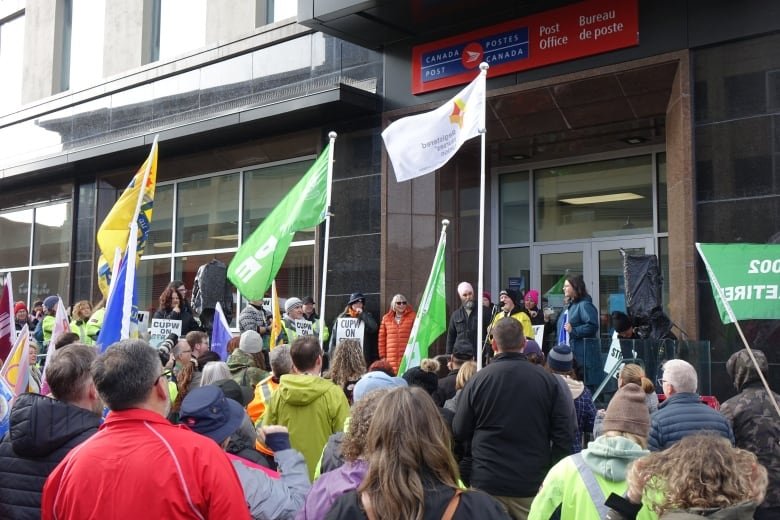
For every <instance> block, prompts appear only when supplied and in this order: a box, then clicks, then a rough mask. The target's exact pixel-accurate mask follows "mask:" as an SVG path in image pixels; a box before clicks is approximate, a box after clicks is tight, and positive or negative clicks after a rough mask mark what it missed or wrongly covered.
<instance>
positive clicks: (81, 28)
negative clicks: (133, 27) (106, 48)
mask: <svg viewBox="0 0 780 520" xmlns="http://www.w3.org/2000/svg"><path fill="white" fill-rule="evenodd" d="M65 5H66V7H65V30H64V33H63V34H64V38H65V42H64V49H63V50H64V51H66V52H65V53H64V54H65V55H64V57H63V59H65V60H67V62H66V63H65V64H64V66H63V68H62V70H63V74H64V77H63V81H62V90H68V89H79V88H83V87H87V86H89V85H91V84H93V83H97V82H99V80H100V79H101V78H102V77H103V33H104V29H103V27H104V25H105V18H106V2H105V0H68V1H67V2H66V4H65ZM67 51H69V52H67Z"/></svg>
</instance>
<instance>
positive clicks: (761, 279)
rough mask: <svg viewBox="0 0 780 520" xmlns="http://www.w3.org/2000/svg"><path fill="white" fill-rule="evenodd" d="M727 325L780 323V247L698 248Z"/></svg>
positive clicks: (757, 245) (777, 245) (769, 245)
mask: <svg viewBox="0 0 780 520" xmlns="http://www.w3.org/2000/svg"><path fill="white" fill-rule="evenodd" d="M696 248H697V249H698V250H699V254H700V255H701V259H702V260H703V261H704V265H705V267H706V268H707V274H709V277H710V282H711V285H712V295H713V297H714V298H715V303H716V304H717V305H718V312H719V313H720V319H721V320H722V321H723V323H731V322H732V319H731V317H730V316H729V313H728V311H727V310H726V306H725V304H724V302H728V304H729V306H730V307H731V309H732V311H733V313H734V317H735V318H736V319H737V320H773V319H780V244H699V243H697V244H696Z"/></svg>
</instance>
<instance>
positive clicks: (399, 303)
mask: <svg viewBox="0 0 780 520" xmlns="http://www.w3.org/2000/svg"><path fill="white" fill-rule="evenodd" d="M395 304H396V305H406V302H395Z"/></svg>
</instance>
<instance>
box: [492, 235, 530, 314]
mask: <svg viewBox="0 0 780 520" xmlns="http://www.w3.org/2000/svg"><path fill="white" fill-rule="evenodd" d="M498 262H499V272H500V273H501V277H500V278H499V279H498V287H499V289H506V288H507V287H510V286H512V287H518V286H519V287H520V289H521V290H527V289H530V288H531V287H529V284H530V283H531V260H530V255H529V249H528V248H527V247H512V248H505V249H500V250H499V258H498ZM510 278H512V280H510ZM510 282H512V283H510ZM496 300H497V298H496ZM518 303H519V302H518Z"/></svg>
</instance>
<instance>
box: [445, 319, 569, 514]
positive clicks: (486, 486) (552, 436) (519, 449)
mask: <svg viewBox="0 0 780 520" xmlns="http://www.w3.org/2000/svg"><path fill="white" fill-rule="evenodd" d="M492 344H493V348H494V349H496V350H497V351H498V355H497V356H496V357H495V358H494V360H493V362H492V363H491V364H490V365H489V366H487V367H486V368H484V369H482V370H480V371H479V372H478V373H477V374H476V375H475V376H474V377H473V378H471V380H470V381H469V382H468V383H467V384H466V387H465V388H464V389H463V392H462V394H461V396H460V399H459V400H458V408H457V411H456V412H455V419H454V421H453V425H452V428H453V432H454V434H455V439H456V440H458V441H461V442H466V441H470V442H471V452H472V457H473V467H472V471H471V482H470V484H471V486H473V487H475V488H478V489H481V490H482V491H485V492H487V493H489V494H491V495H493V496H494V497H495V498H496V499H498V500H499V501H501V502H502V503H503V504H504V505H505V506H506V508H507V510H508V511H509V514H510V515H511V516H512V517H513V518H516V519H525V518H527V515H528V509H529V508H530V506H531V502H532V501H533V498H534V496H535V495H536V493H537V491H538V490H539V486H540V485H541V484H542V481H543V480H544V477H545V475H546V474H547V471H548V470H549V469H550V468H551V467H552V466H553V465H554V464H555V463H556V462H558V461H559V460H560V459H562V458H563V457H565V456H567V455H569V454H570V452H571V446H572V442H573V440H574V439H573V437H572V431H571V428H570V427H569V415H568V410H569V409H568V408H567V406H566V404H567V400H571V394H569V395H565V394H564V392H563V391H562V388H561V386H560V385H558V383H557V382H556V380H555V376H553V375H552V374H550V373H548V372H546V371H545V370H544V369H543V368H541V367H539V366H537V365H534V364H532V363H530V362H528V361H527V360H526V359H525V356H524V355H523V354H522V353H521V350H522V348H523V346H524V345H525V337H524V335H523V329H522V326H521V325H520V323H519V322H518V321H517V320H515V319H502V320H499V321H498V322H497V323H496V326H495V327H494V328H493V343H492Z"/></svg>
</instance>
